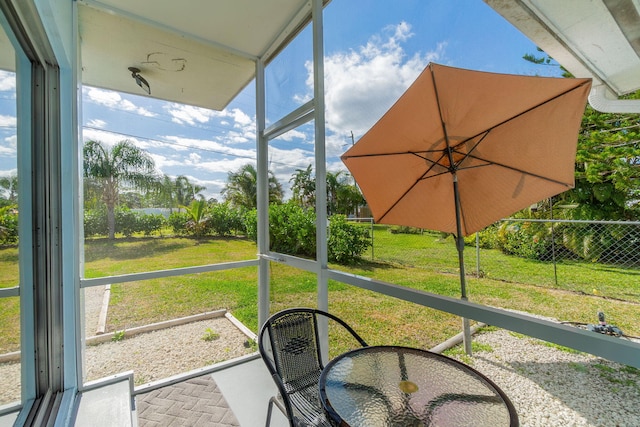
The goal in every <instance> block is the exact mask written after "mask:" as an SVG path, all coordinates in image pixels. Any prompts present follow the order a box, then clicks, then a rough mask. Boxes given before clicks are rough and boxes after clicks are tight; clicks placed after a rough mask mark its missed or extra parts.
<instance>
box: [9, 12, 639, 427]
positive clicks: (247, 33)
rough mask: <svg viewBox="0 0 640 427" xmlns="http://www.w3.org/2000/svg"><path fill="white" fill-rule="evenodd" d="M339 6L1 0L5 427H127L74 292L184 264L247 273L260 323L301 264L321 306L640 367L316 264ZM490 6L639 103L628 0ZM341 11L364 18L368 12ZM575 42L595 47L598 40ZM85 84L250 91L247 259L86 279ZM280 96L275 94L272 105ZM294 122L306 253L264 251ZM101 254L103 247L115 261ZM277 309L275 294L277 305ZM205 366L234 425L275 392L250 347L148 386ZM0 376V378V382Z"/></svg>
mask: <svg viewBox="0 0 640 427" xmlns="http://www.w3.org/2000/svg"><path fill="white" fill-rule="evenodd" d="M339 1H342V0H334V1H333V2H329V1H325V0H275V1H270V2H258V1H252V0H229V1H220V2H207V1H189V2H170V1H162V2H158V1H151V0H146V1H138V2H126V1H122V0H99V1H98V0H77V1H71V0H69V1H56V2H48V1H39V0H27V1H22V0H20V1H18V0H0V9H1V10H2V16H1V20H0V22H1V23H2V29H3V30H4V31H3V33H4V34H2V37H0V51H1V52H2V56H1V58H0V69H2V70H6V71H9V72H11V73H15V94H16V95H15V100H14V101H13V102H14V109H15V116H16V117H17V120H16V125H15V127H16V129H17V131H16V135H17V136H16V146H17V164H16V165H15V169H17V175H18V177H19V180H18V189H17V191H18V193H19V194H20V198H19V202H18V203H19V205H18V206H19V209H18V210H19V212H20V222H19V225H18V230H19V236H20V239H19V242H20V243H19V247H18V253H19V255H18V261H17V263H16V265H17V269H16V272H17V273H16V277H17V278H18V280H17V282H16V281H14V283H13V285H9V286H6V287H2V288H0V298H1V299H3V300H4V301H5V302H7V304H4V305H2V307H9V306H11V307H13V310H14V311H13V313H14V314H15V313H19V314H18V316H19V325H18V326H17V335H19V336H20V340H19V350H20V356H19V360H20V362H19V365H20V380H19V384H20V386H19V387H20V390H19V393H20V398H19V400H18V401H16V402H11V403H8V404H4V405H2V406H0V425H12V424H14V423H15V424H14V425H60V426H63V425H86V424H83V423H84V422H86V420H91V419H95V417H112V418H111V421H104V423H99V424H97V425H137V420H136V419H135V415H134V413H133V411H135V408H134V407H133V405H132V399H133V396H134V395H135V394H139V393H141V389H138V390H136V388H135V386H134V379H133V375H135V374H131V373H114V375H113V376H111V377H108V378H100V379H98V380H94V379H92V380H88V379H87V375H86V369H87V366H86V365H87V360H86V342H85V341H86V339H87V338H88V334H87V333H86V332H85V319H86V315H85V309H86V300H87V299H88V297H87V292H89V291H90V290H92V289H97V288H103V287H105V286H106V285H122V288H123V289H125V288H126V286H127V284H130V283H140V282H152V281H154V280H159V279H169V278H183V277H192V276H194V275H207V277H209V278H211V280H212V281H213V282H215V281H216V280H218V279H215V277H217V276H218V275H225V276H224V278H223V279H222V280H229V277H232V276H233V274H238V275H243V276H244V275H247V274H249V275H254V276H255V278H256V280H255V282H256V283H255V284H256V286H255V291H256V294H257V295H256V296H255V300H256V301H257V310H255V311H256V313H257V316H256V317H257V318H256V319H255V325H256V326H260V325H262V324H263V323H264V322H265V320H266V319H267V318H268V317H269V315H270V314H271V313H273V311H274V304H273V294H272V287H273V273H274V271H275V270H277V272H278V273H277V274H280V276H278V280H279V281H282V280H286V276H287V274H286V272H288V271H292V270H296V271H297V270H301V271H304V272H305V274H308V277H310V278H311V279H310V281H311V283H312V285H313V292H311V295H313V299H312V300H311V301H299V302H298V301H296V304H300V305H308V306H313V307H317V308H319V309H322V310H328V311H332V302H331V299H330V292H329V289H330V283H336V284H339V285H340V286H347V287H354V288H358V289H362V290H365V291H370V292H372V294H373V295H380V298H389V299H392V300H400V301H403V302H406V303H410V304H414V305H416V306H419V307H425V308H428V309H434V310H437V311H441V312H444V313H448V314H451V315H454V316H459V317H460V318H464V319H471V320H472V321H474V322H481V323H485V324H488V325H493V326H496V327H498V328H503V329H506V330H509V331H513V332H516V333H520V334H524V335H526V336H530V337H534V338H539V339H541V340H544V341H548V342H552V343H556V344H560V345H563V346H567V347H570V348H574V349H577V350H580V351H584V352H587V353H590V354H593V355H596V356H599V357H602V358H605V359H608V360H612V361H615V362H618V363H622V364H625V365H630V366H633V367H636V368H640V346H639V345H638V344H635V343H632V342H630V341H625V340H620V339H616V338H613V337H610V336H606V335H601V334H593V333H590V332H587V331H583V330H579V329H576V328H572V327H569V326H566V325H561V324H558V323H555V322H550V321H546V320H541V319H539V318H538V317H535V316H530V315H527V314H523V313H520V312H514V311H510V310H505V309H502V308H494V307H489V306H487V305H483V304H478V303H474V302H473V298H471V301H467V300H463V299H458V298H452V297H449V296H443V295H439V294H437V293H432V292H426V291H422V290H416V289H413V288H410V287H406V286H401V285H398V284H394V283H387V282H385V281H382V280H379V279H377V278H376V277H375V276H374V277H364V276H362V275H356V274H353V273H351V272H349V271H348V270H346V269H345V270H343V269H341V268H337V267H334V266H330V265H329V260H328V251H329V249H328V227H327V223H328V218H327V197H326V195H327V180H326V177H327V170H328V160H327V145H328V144H329V143H328V142H327V138H326V134H327V132H326V128H325V124H326V117H325V112H326V109H325V82H326V78H325V71H324V67H325V61H324V59H325V58H324V54H325V47H324V43H325V40H326V39H328V38H329V37H333V35H331V34H325V33H324V30H323V29H324V20H325V19H333V20H337V21H338V22H344V23H345V25H348V23H349V17H348V16H340V17H336V16H335V15H332V13H333V12H332V10H333V9H332V7H334V6H335V3H338V2H339ZM486 3H487V4H488V5H489V6H490V7H491V8H493V9H495V11H496V12H497V13H499V14H502V15H503V16H504V17H505V18H506V19H508V20H509V21H511V22H512V23H513V24H514V25H515V26H516V27H518V28H519V29H520V30H521V31H522V32H523V33H524V34H525V35H527V36H528V37H529V38H530V39H532V40H533V41H534V42H535V43H536V44H538V45H539V46H540V47H541V48H543V49H544V50H545V52H547V53H548V54H549V55H551V56H552V57H553V58H555V59H556V60H558V61H559V62H560V63H561V64H562V65H563V66H565V67H566V68H567V69H569V70H570V71H571V72H572V73H573V74H574V75H575V76H576V77H589V78H593V79H594V89H593V91H592V95H591V97H590V102H591V104H592V105H593V106H594V108H599V109H602V110H603V111H615V112H640V106H639V105H638V101H628V100H625V101H620V100H618V97H619V96H621V95H624V94H627V93H630V92H633V91H635V90H638V88H640V58H639V57H638V52H639V48H638V43H637V34H635V33H633V28H634V24H637V23H638V20H637V17H638V16H639V15H638V13H639V10H638V5H637V2H633V1H618V2H614V1H606V0H602V1H597V2H591V4H590V5H587V6H585V5H584V4H583V3H582V2H580V1H575V2H563V3H562V6H559V5H558V4H557V2H553V1H551V0H549V1H534V0H530V1H491V0H487V1H486ZM481 5H482V6H483V7H484V6H485V5H484V4H481ZM377 7H378V6H377ZM388 7H393V6H391V5H389V6H388ZM336 8H337V7H336ZM625 8H626V9H625ZM347 9H348V8H347ZM344 10H345V9H341V11H342V13H344ZM624 10H627V11H631V12H633V13H631V12H629V13H626V12H624ZM352 12H353V13H354V14H355V13H358V14H360V15H362V17H363V18H362V19H366V14H367V11H366V10H358V11H356V10H352ZM496 16H497V15H496ZM634 17H635V19H636V20H635V21H634V20H633V19H634ZM576 23H578V24H580V25H577V24H576ZM634 34H635V35H634ZM605 35H606V37H605ZM587 36H589V37H595V38H596V39H597V40H599V41H601V42H602V43H603V47H601V48H600V47H598V48H594V47H593V43H591V42H590V41H589V40H590V39H588V38H587ZM336 37H340V35H336ZM292 50H294V51H298V50H299V51H301V52H303V53H302V54H300V55H296V54H295V52H294V53H293V54H292V53H291V51H292ZM292 58H293V60H292ZM614 59H615V60H614ZM296 61H297V62H296ZM289 70H295V71H289ZM303 70H307V71H308V73H309V74H308V75H309V76H312V78H309V80H310V81H309V82H308V86H309V87H310V88H311V92H310V96H309V97H308V98H304V99H295V102H294V101H291V99H293V98H294V97H293V96H292V95H294V93H292V92H291V89H290V88H289V87H288V85H292V84H293V80H296V79H298V80H299V79H306V78H307V74H304V75H302V71H303ZM311 80H312V81H311ZM84 86H86V87H92V88H98V89H104V90H110V91H116V92H120V93H128V94H136V95H142V96H147V97H150V98H157V99H161V100H164V101H170V102H173V103H176V104H180V105H187V106H195V107H200V108H203V109H207V110H215V111H220V110H224V109H225V107H227V106H228V105H229V103H230V102H232V101H233V100H234V99H235V98H236V97H237V96H238V95H239V94H240V93H242V92H243V91H244V90H245V89H246V88H247V87H254V88H255V97H254V100H255V106H254V107H253V108H254V112H255V125H256V128H255V145H254V150H253V151H252V152H255V159H253V160H254V161H255V164H256V172H257V174H256V176H257V256H255V257H253V256H252V257H245V258H241V259H237V258H234V257H233V256H230V255H225V256H226V258H224V257H223V258H222V259H218V258H215V259H216V261H214V262H207V261H206V257H203V258H202V259H201V260H196V261H193V262H192V263H191V264H187V265H186V266H185V265H181V266H180V267H167V268H162V267H158V268H155V269H152V270H149V269H144V268H141V267H140V266H136V268H130V269H129V270H127V269H124V270H123V271H120V272H118V273H115V274H114V273H112V274H109V275H106V274H93V273H88V272H87V270H86V268H85V264H86V262H87V258H88V254H87V253H86V252H85V251H86V249H84V247H85V245H84V234H83V230H82V223H83V221H82V217H83V180H82V169H83V166H82V143H81V141H83V136H82V134H83V133H84V132H87V129H86V128H85V129H83V128H82V123H83V122H82V120H81V115H82V112H83V104H82V93H83V87H84ZM287 97H288V101H287V102H285V103H279V102H280V101H281V100H282V99H285V98H287ZM129 132H134V131H129ZM296 132H299V133H305V134H306V135H309V137H310V139H311V140H312V142H311V143H312V145H313V149H312V151H313V165H312V166H313V169H314V171H315V201H316V204H315V213H316V236H315V241H316V242H317V243H316V251H315V252H316V257H315V259H307V258H301V257H298V256H294V255H291V254H287V253H279V252H275V251H272V250H271V249H270V244H269V190H268V189H269V176H270V175H269V174H270V169H271V162H272V157H271V153H272V152H273V150H280V151H286V150H295V148H294V147H293V146H292V145H290V144H289V142H288V141H289V137H290V136H291V134H292V133H296ZM126 135H127V134H125V136H126ZM129 135H130V134H129ZM330 143H332V144H335V142H333V141H332V142H330ZM349 145H350V144H349ZM113 251H114V252H112V253H109V254H108V256H114V257H124V256H126V254H125V253H124V252H122V253H118V252H117V249H113ZM92 256H93V254H92ZM166 256H167V257H170V256H171V252H167V254H166ZM167 265H173V264H171V263H169V262H167ZM283 271H285V273H283ZM247 272H250V273H247ZM225 278H226V279H225ZM306 285H307V286H308V285H309V283H307V284H306ZM177 292H180V291H179V290H178V291H177ZM283 304H285V303H283V301H278V304H277V306H278V307H281V306H282V305H283ZM7 312H8V311H7ZM336 314H338V315H345V314H347V313H336ZM167 320H168V319H167ZM254 329H255V328H254ZM249 335H250V333H249ZM324 338H325V339H326V336H325V337H324ZM208 372H215V373H216V374H215V375H217V377H216V378H217V379H216V381H217V382H219V383H220V384H225V381H226V384H231V386H228V385H227V386H225V387H230V388H227V389H226V390H227V391H228V393H231V394H235V399H236V401H237V399H238V396H239V395H241V394H242V393H243V391H242V390H243V387H244V389H245V390H249V389H251V391H252V392H255V394H251V393H248V394H247V399H248V400H249V401H250V402H248V403H247V402H244V404H245V405H246V406H245V409H244V410H242V412H246V414H244V415H241V416H238V419H240V420H241V424H242V425H258V424H262V423H263V422H264V417H265V414H266V405H267V401H268V399H269V396H271V395H272V394H273V393H275V386H274V384H272V382H271V378H269V377H268V373H267V372H266V370H264V367H263V366H262V362H261V361H260V358H259V355H258V354H257V353H255V352H253V353H251V354H249V355H246V356H242V357H239V358H236V359H232V360H229V361H226V362H224V363H218V364H214V365H212V366H207V367H206V368H202V369H198V370H196V371H191V372H189V373H183V374H182V375H176V376H175V377H172V378H168V379H166V380H165V381H164V382H157V383H155V384H154V385H153V387H151V388H160V387H162V386H163V385H171V384H174V383H178V382H181V381H184V380H187V379H189V378H192V377H197V376H198V375H204V374H205V373H208ZM2 382H3V384H2V385H0V387H4V386H5V385H4V382H5V379H4V378H3V379H2ZM234 383H235V384H234ZM233 387H235V388H233ZM151 388H150V387H147V388H145V389H144V391H149V390H151ZM229 390H231V391H229ZM223 391H224V390H223ZM225 397H226V398H227V400H232V399H233V397H232V396H225ZM243 397H244V396H243ZM3 403H4V402H3ZM236 405H240V404H236ZM231 406H232V407H233V406H234V405H233V404H232V405H231ZM238 407H239V406H235V407H234V412H236V415H238V410H237V409H235V408H238ZM122 417H123V418H122ZM278 422H282V423H284V419H278V420H276V419H275V418H274V424H277V423H278ZM123 423H125V424H123ZM283 425H284V424H283Z"/></svg>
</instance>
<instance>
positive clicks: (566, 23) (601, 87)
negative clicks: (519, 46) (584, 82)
mask: <svg viewBox="0 0 640 427" xmlns="http://www.w3.org/2000/svg"><path fill="white" fill-rule="evenodd" d="M485 2H486V3H487V4H488V5H489V6H491V7H492V8H493V9H494V10H496V11H497V12H498V13H499V14H501V15H502V16H503V17H504V18H505V19H507V20H508V21H509V22H511V23H512V24H513V25H514V26H515V27H516V28H518V29H519V30H520V31H522V33H523V34H524V35H526V36H527V37H528V38H530V39H531V40H532V41H533V42H534V43H536V44H537V45H538V47H540V48H541V49H542V50H544V51H545V52H546V53H547V54H549V55H550V56H551V57H553V58H554V59H555V60H556V61H558V62H559V63H560V64H562V65H563V66H564V67H565V68H566V69H567V70H568V71H570V72H571V73H572V74H573V75H574V76H575V77H590V78H592V79H593V80H594V82H593V83H594V85H593V87H594V89H593V91H592V94H591V96H590V97H589V102H590V103H591V105H592V106H593V107H594V108H596V109H599V110H602V111H612V112H640V101H619V100H618V97H619V96H621V95H625V94H628V93H631V92H634V91H636V90H639V89H640V0H590V1H585V0H562V1H558V0H485ZM523 53H526V52H523Z"/></svg>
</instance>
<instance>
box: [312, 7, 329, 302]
mask: <svg viewBox="0 0 640 427" xmlns="http://www.w3.org/2000/svg"><path fill="white" fill-rule="evenodd" d="M322 3H323V2H322V0H313V5H312V18H313V80H314V85H313V88H314V94H313V96H314V98H313V99H314V102H315V108H314V112H315V160H316V259H317V262H318V264H319V269H318V270H319V273H318V308H319V309H321V310H327V309H328V307H329V291H328V278H327V263H328V254H327V252H328V249H327V237H328V235H327V166H326V165H327V161H326V153H325V123H324V120H325V117H324V40H323V24H322Z"/></svg>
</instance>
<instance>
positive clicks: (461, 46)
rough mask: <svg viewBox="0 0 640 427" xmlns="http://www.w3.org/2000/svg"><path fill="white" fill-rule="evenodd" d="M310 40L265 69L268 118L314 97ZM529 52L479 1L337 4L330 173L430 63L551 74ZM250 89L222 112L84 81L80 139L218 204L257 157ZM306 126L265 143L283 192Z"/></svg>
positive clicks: (0, 90)
mask: <svg viewBox="0 0 640 427" xmlns="http://www.w3.org/2000/svg"><path fill="white" fill-rule="evenodd" d="M310 40H311V38H310V32H309V31H308V30H307V31H305V33H304V34H303V35H302V36H301V37H300V38H299V39H298V40H297V41H295V42H294V43H293V44H292V45H291V46H290V47H288V48H287V49H286V50H285V52H284V53H283V55H282V56H281V57H280V58H278V59H276V60H275V61H273V62H272V63H271V64H270V65H269V66H268V68H267V70H266V73H267V119H268V121H270V122H273V121H275V120H278V119H280V118H281V117H282V116H283V115H284V114H286V113H288V112H290V111H291V110H292V109H293V108H295V107H297V106H298V105H300V104H302V103H304V102H306V101H307V100H309V99H311V93H312V92H311V91H312V88H311V82H312V79H311V78H310V76H311V74H310V73H311V66H310V60H311V49H310V48H311V41H310ZM535 49H536V47H535V45H534V44H532V43H531V42H530V41H529V40H528V39H527V38H526V37H524V36H523V35H522V34H521V33H520V32H519V31H518V30H516V29H515V28H514V27H513V26H511V24H509V23H508V22H507V21H505V20H504V19H503V18H502V17H501V16H499V15H498V14H497V13H496V12H494V11H493V10H492V9H491V8H490V7H488V6H487V5H486V4H485V3H484V2H483V1H481V0H452V1H439V0H398V1H381V0H376V1H374V0H333V2H332V3H331V4H330V5H329V6H328V8H327V9H326V13H325V74H326V80H325V91H326V95H325V102H326V120H327V123H326V129H327V138H326V143H327V168H328V169H329V170H331V171H338V170H344V167H343V165H342V163H341V162H340V160H339V156H340V155H341V154H342V153H343V152H344V151H345V150H346V149H347V148H348V146H350V145H351V133H352V132H353V135H354V138H355V140H356V141H357V140H358V138H359V137H361V136H362V135H363V134H364V133H365V132H366V131H367V130H368V129H369V128H370V127H371V126H372V125H373V124H374V123H375V122H376V120H377V119H378V118H379V117H380V116H381V115H382V114H383V113H384V112H385V111H386V110H387V109H388V108H389V107H390V106H391V105H392V104H393V103H394V102H395V100H397V98H398V97H399V96H400V95H401V94H402V93H403V92H404V90H406V88H407V87H408V86H409V85H410V84H411V83H412V82H413V80H414V79H415V78H416V77H417V76H418V74H419V73H420V72H421V71H422V70H423V69H424V67H425V66H426V65H427V64H428V63H429V62H437V63H441V64H446V65H451V66H455V67H461V68H470V69H476V70H482V71H491V72H499V73H511V74H525V75H534V74H537V75H558V72H559V70H558V69H557V67H544V66H535V65H533V64H530V63H528V62H526V61H524V60H523V59H522V55H523V54H525V53H536V51H535ZM254 91H255V86H254V85H253V84H250V85H249V86H247V88H246V89H245V90H244V91H243V92H242V93H240V94H239V96H238V97H237V98H236V99H235V100H234V101H232V102H231V103H230V104H229V105H228V106H227V108H225V109H224V110H223V111H212V110H205V109H201V108H197V107H192V106H186V105H180V104H175V103H170V102H163V101H158V100H153V99H150V98H145V97H142V96H134V95H129V94H122V93H117V92H112V91H106V90H103V89H97V88H91V87H84V88H83V96H82V102H83V107H82V117H81V123H82V125H83V135H82V136H83V139H84V140H86V139H97V140H100V141H102V142H104V143H106V144H113V143H115V142H117V141H120V140H123V139H129V140H131V141H133V142H134V143H136V144H137V145H138V146H140V147H141V148H144V149H145V150H147V151H148V152H149V153H150V154H151V155H152V157H153V158H154V160H155V162H156V166H157V168H158V170H159V171H160V172H161V173H164V174H167V175H169V176H171V177H175V176H177V175H186V176H187V177H188V178H189V179H190V180H191V181H192V182H194V183H197V184H199V185H203V186H205V187H206V190H205V191H204V192H203V193H204V194H205V195H206V197H207V198H209V197H215V198H217V199H219V200H221V199H222V197H221V195H220V190H221V189H222V187H223V186H224V184H225V182H226V178H227V174H228V173H229V172H233V171H236V170H238V169H239V168H240V167H241V166H242V165H244V164H246V163H250V162H254V158H255V129H256V126H255V106H254ZM15 121H16V119H15V79H14V78H13V75H12V74H10V73H6V72H3V71H0V176H6V175H10V174H12V173H13V174H15V168H16V139H15ZM313 150H314V144H313V124H309V125H306V126H304V127H302V128H299V129H296V130H294V131H290V132H289V133H287V134H285V135H283V136H282V137H280V138H278V140H276V141H273V142H272V144H271V145H270V151H269V160H270V169H271V170H272V171H273V172H274V173H275V175H276V177H277V178H278V180H279V181H280V182H281V184H283V186H284V187H285V189H286V190H287V191H288V188H289V179H290V178H291V175H292V174H293V173H294V172H295V170H296V169H303V168H306V167H307V165H309V164H313V162H314V160H313V158H314V152H313Z"/></svg>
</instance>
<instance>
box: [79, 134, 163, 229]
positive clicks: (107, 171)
mask: <svg viewBox="0 0 640 427" xmlns="http://www.w3.org/2000/svg"><path fill="white" fill-rule="evenodd" d="M83 154H84V177H85V178H86V179H89V180H94V181H95V182H96V183H97V184H98V185H99V189H100V193H101V198H102V201H103V202H104V204H105V205H106V207H107V225H108V230H109V238H110V239H113V238H114V237H115V207H116V205H117V204H118V196H119V195H120V190H121V187H128V188H132V189H139V190H147V189H149V188H151V187H152V186H153V185H154V184H156V183H157V179H156V173H155V165H154V162H153V159H152V158H151V156H149V154H148V153H147V152H145V151H144V150H141V149H140V148H138V147H136V146H135V145H134V144H133V143H132V142H130V141H127V140H125V141H120V142H118V143H117V144H116V145H114V146H113V147H111V148H109V147H107V146H105V145H104V144H103V143H102V142H100V141H87V142H85V144H84V148H83Z"/></svg>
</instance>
